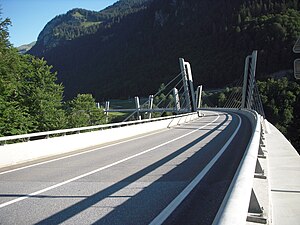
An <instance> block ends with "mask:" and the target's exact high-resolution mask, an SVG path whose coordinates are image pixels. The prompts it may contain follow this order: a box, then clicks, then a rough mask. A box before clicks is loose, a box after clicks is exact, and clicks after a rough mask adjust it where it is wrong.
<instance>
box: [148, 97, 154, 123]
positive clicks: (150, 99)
mask: <svg viewBox="0 0 300 225" xmlns="http://www.w3.org/2000/svg"><path fill="white" fill-rule="evenodd" d="M152 109H153V95H149V119H151V118H152Z"/></svg>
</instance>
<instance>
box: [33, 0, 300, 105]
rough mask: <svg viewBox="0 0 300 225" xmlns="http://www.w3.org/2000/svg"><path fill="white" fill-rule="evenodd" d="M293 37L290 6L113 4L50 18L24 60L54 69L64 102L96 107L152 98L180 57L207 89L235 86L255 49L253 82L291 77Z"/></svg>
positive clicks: (261, 1)
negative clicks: (85, 97) (80, 98)
mask: <svg viewBox="0 0 300 225" xmlns="http://www.w3.org/2000/svg"><path fill="white" fill-rule="evenodd" d="M299 36H300V13H299V2H298V1H297V0H285V1H282V0H201V1H199V0H120V1H119V2H117V3H115V4H114V5H112V6H110V7H108V8H106V9H104V10H103V11H100V12H92V11H88V10H83V9H74V10H71V11H69V12H68V13H67V14H64V15H60V16H57V17H55V18H54V19H53V20H52V21H50V22H49V23H48V24H47V25H46V26H45V28H44V30H43V31H42V32H41V34H40V35H39V38H38V41H37V43H36V45H35V46H34V47H33V48H32V49H31V50H30V51H29V53H30V54H33V55H37V56H42V57H45V59H46V60H47V61H48V62H49V63H50V64H52V65H53V66H54V69H55V70H57V71H58V79H59V81H60V82H63V84H64V86H65V97H66V99H69V98H72V97H74V96H75V95H76V94H77V93H92V94H93V95H94V96H95V97H96V99H97V100H98V101H101V100H103V99H105V98H127V97H129V96H134V95H147V94H151V93H154V92H155V90H157V88H158V87H159V84H160V83H161V82H167V81H168V80H170V79H171V78H172V76H174V75H176V74H178V72H179V65H178V58H179V57H184V58H185V59H186V60H187V61H189V62H190V63H191V65H192V71H193V75H194V79H195V83H196V84H204V85H205V87H206V88H207V87H210V88H218V87H222V86H224V85H226V84H230V83H231V82H232V81H233V80H236V79H238V78H239V77H240V76H241V75H242V73H243V66H244V58H245V57H246V56H247V55H248V54H250V53H251V52H252V50H254V49H257V50H258V73H257V75H258V76H259V77H264V76H266V75H268V74H271V73H275V72H278V71H282V70H290V69H292V67H293V60H294V58H295V56H294V55H293V53H292V46H293V44H294V42H295V41H296V39H297V38H298V37H299Z"/></svg>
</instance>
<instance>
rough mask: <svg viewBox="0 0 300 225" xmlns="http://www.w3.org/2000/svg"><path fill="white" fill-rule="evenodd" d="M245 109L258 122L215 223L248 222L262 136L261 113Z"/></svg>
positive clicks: (226, 224)
mask: <svg viewBox="0 0 300 225" xmlns="http://www.w3.org/2000/svg"><path fill="white" fill-rule="evenodd" d="M245 111H248V112H250V113H252V114H253V116H254V119H255V121H256V124H255V126H254V128H253V134H252V136H251V139H250V142H249V144H248V146H247V149H246V151H245V154H244V156H243V158H242V160H241V162H240V165H239V167H238V169H237V172H236V174H235V176H234V178H233V180H232V182H231V185H230V187H229V189H228V191H227V194H226V196H225V197H224V200H223V202H222V205H221V207H220V208H219V211H218V213H217V215H216V217H215V220H214V222H213V225H219V224H222V225H240V224H246V218H247V214H248V208H249V203H250V199H251V192H252V187H253V181H254V173H255V166H256V162H257V156H258V149H259V143H260V138H261V121H260V115H259V114H258V113H257V112H255V111H252V110H251V111H250V110H245Z"/></svg>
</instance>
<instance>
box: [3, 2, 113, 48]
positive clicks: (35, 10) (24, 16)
mask: <svg viewBox="0 0 300 225" xmlns="http://www.w3.org/2000/svg"><path fill="white" fill-rule="evenodd" d="M115 2H117V0H0V6H1V9H2V10H1V11H2V15H1V17H2V18H7V17H8V18H10V19H11V21H12V26H11V27H10V28H9V34H10V42H11V43H12V44H13V45H14V46H15V47H19V46H20V45H23V44H29V43H31V42H33V41H36V39H37V37H38V35H39V33H40V32H41V31H42V29H43V28H44V26H45V25H46V24H47V22H49V21H50V20H51V19H53V18H54V17H55V16H57V15H60V14H63V13H66V12H67V11H69V10H71V9H73V8H83V9H89V10H95V11H100V10H101V9H104V8H106V7H107V6H109V5H112V4H113V3H115Z"/></svg>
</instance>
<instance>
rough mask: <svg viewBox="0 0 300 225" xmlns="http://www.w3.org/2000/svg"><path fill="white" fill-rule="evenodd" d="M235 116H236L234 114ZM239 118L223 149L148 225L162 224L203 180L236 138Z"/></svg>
mask: <svg viewBox="0 0 300 225" xmlns="http://www.w3.org/2000/svg"><path fill="white" fill-rule="evenodd" d="M235 115H237V114H235ZM237 116H238V118H239V125H238V127H237V129H236V130H235V132H234V133H233V134H232V135H231V137H230V138H229V139H228V141H227V142H226V144H225V145H224V146H223V148H222V149H221V150H220V151H219V152H218V154H217V155H215V157H214V158H213V159H212V160H211V161H210V162H209V163H208V164H207V165H206V167H205V168H204V169H203V170H202V171H201V172H200V173H199V174H198V175H197V176H196V177H195V178H194V179H193V180H192V181H191V183H189V185H188V186H186V188H185V189H184V190H183V191H182V192H181V193H180V194H179V195H178V196H177V197H176V198H175V199H174V200H173V201H172V202H171V203H170V204H169V205H168V206H167V207H166V208H165V209H164V210H163V211H161V213H160V214H158V215H157V216H156V217H155V218H154V219H153V220H152V222H151V223H150V224H149V225H159V224H162V223H163V222H164V221H165V220H166V219H167V218H168V217H169V216H170V215H171V214H172V212H174V210H175V209H176V208H177V207H178V206H179V205H180V203H181V202H183V200H184V199H185V198H186V197H187V196H188V195H189V193H191V191H192V190H193V189H194V188H195V187H196V185H197V184H198V183H199V182H200V181H201V180H202V179H203V177H204V176H205V175H206V173H207V172H208V171H209V170H210V169H211V168H212V166H213V165H214V164H215V163H216V161H217V160H218V159H219V158H220V157H221V155H222V154H223V153H224V152H225V150H226V148H227V147H228V146H229V144H230V143H231V142H232V140H233V138H234V137H235V136H236V134H237V132H238V130H239V129H240V127H241V117H240V116H239V115H237Z"/></svg>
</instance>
